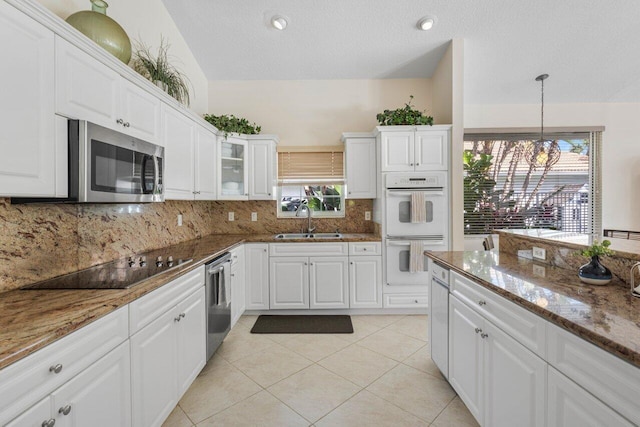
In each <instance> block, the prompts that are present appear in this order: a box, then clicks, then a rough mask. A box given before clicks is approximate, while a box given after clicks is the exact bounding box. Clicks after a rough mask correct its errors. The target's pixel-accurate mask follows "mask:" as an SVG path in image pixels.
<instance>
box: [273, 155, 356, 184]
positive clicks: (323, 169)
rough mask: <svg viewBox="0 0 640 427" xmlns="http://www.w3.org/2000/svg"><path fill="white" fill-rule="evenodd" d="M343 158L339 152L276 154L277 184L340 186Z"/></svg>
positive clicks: (342, 175) (342, 178) (342, 179)
mask: <svg viewBox="0 0 640 427" xmlns="http://www.w3.org/2000/svg"><path fill="white" fill-rule="evenodd" d="M343 182H344V156H343V153H342V152H340V151H327V152H290V151H284V152H278V183H279V184H323V183H326V184H342V183H343Z"/></svg>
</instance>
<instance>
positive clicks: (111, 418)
mask: <svg viewBox="0 0 640 427" xmlns="http://www.w3.org/2000/svg"><path fill="white" fill-rule="evenodd" d="M129 361H130V358H129V341H128V340H127V341H125V342H124V343H122V344H121V345H120V346H118V347H116V348H115V349H114V350H112V351H111V352H110V353H108V354H107V355H106V356H104V357H103V358H102V359H100V360H98V361H97V362H96V363H94V364H93V365H91V366H90V367H88V368H87V369H85V370H84V371H82V372H81V373H80V374H78V375H77V376H76V377H74V378H73V379H72V380H71V381H69V382H68V383H66V384H65V385H63V386H62V387H60V388H59V389H58V390H56V391H54V392H53V393H52V395H51V397H52V399H53V412H54V415H55V417H56V424H55V425H56V426H63V427H84V426H92V427H112V426H122V427H127V426H130V425H131V380H130V363H129Z"/></svg>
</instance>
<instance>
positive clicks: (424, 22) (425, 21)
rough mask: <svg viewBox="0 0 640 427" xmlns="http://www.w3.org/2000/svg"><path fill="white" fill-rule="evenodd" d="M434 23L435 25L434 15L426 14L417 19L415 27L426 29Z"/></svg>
mask: <svg viewBox="0 0 640 427" xmlns="http://www.w3.org/2000/svg"><path fill="white" fill-rule="evenodd" d="M434 25H436V17H435V16H432V15H427V16H425V17H424V18H421V19H420V20H419V21H418V25H417V27H418V29H419V30H422V31H428V30H430V29H432V28H433V26H434Z"/></svg>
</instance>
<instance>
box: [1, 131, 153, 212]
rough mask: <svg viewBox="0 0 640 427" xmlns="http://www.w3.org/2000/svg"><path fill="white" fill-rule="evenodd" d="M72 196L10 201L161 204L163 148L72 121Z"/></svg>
mask: <svg viewBox="0 0 640 427" xmlns="http://www.w3.org/2000/svg"><path fill="white" fill-rule="evenodd" d="M67 142H68V144H67V149H68V155H67V160H68V186H69V187H68V197H66V198H15V197H14V198H12V199H11V202H12V203H65V202H66V203H147V202H163V201H164V191H163V183H162V180H163V172H164V148H163V147H161V146H159V145H155V144H152V143H150V142H147V141H143V140H141V139H138V138H134V137H131V136H128V135H125V134H123V133H120V132H117V131H114V130H111V129H107V128H105V127H102V126H98V125H96V124H94V123H90V122H87V121H84V120H69V121H68V140H67Z"/></svg>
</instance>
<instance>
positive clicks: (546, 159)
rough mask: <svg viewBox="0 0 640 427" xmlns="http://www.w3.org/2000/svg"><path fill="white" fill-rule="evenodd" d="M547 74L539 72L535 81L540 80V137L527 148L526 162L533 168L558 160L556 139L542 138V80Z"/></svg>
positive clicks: (558, 151)
mask: <svg viewBox="0 0 640 427" xmlns="http://www.w3.org/2000/svg"><path fill="white" fill-rule="evenodd" d="M547 78H549V74H540V75H539V76H538V77H536V81H537V82H540V86H541V88H540V91H541V92H540V93H541V101H540V104H541V105H540V139H538V140H537V141H534V142H533V144H531V145H530V146H529V149H528V150H527V156H526V158H527V162H528V163H529V164H530V165H531V166H532V167H533V168H534V169H535V168H537V167H545V168H549V167H551V166H553V165H554V164H556V163H557V162H558V160H560V146H559V145H558V143H557V142H556V141H549V140H545V139H544V81H545V80H546V79H547Z"/></svg>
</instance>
